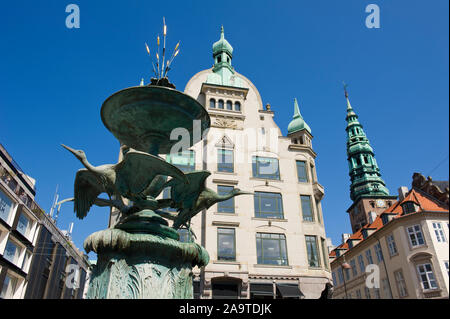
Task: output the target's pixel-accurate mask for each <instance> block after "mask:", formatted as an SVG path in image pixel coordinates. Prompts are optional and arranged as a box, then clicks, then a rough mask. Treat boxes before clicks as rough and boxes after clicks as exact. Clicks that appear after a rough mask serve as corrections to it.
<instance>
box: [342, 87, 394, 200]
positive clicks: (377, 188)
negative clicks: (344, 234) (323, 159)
mask: <svg viewBox="0 0 450 319" xmlns="http://www.w3.org/2000/svg"><path fill="white" fill-rule="evenodd" d="M345 98H346V100H347V116H346V121H347V128H346V131H347V159H348V164H349V171H350V172H349V175H350V179H351V185H350V198H351V199H352V200H353V201H356V200H358V199H360V198H362V197H383V196H386V197H388V196H389V190H388V189H387V188H386V184H385V182H384V180H383V179H382V178H381V172H380V169H379V167H378V164H377V162H376V160H375V154H374V152H373V148H372V146H370V142H369V139H368V138H367V136H366V133H365V132H364V129H363V126H362V125H361V123H360V122H359V121H358V115H356V113H355V111H354V110H353V108H352V106H351V104H350V100H349V98H348V93H347V90H345Z"/></svg>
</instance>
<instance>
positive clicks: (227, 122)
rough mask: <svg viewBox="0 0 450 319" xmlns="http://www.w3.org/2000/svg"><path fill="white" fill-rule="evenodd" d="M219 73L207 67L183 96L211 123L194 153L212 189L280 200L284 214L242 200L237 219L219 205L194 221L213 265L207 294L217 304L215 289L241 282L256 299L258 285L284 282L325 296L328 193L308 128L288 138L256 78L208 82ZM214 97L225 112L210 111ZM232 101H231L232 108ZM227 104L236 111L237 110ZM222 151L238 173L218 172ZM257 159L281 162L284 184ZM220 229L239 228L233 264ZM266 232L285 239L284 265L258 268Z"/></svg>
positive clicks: (204, 286)
mask: <svg viewBox="0 0 450 319" xmlns="http://www.w3.org/2000/svg"><path fill="white" fill-rule="evenodd" d="M212 73H213V69H208V70H204V71H201V72H199V73H197V74H195V75H194V76H193V77H192V78H191V79H190V80H189V82H188V83H187V85H186V88H185V91H184V92H185V93H186V94H188V95H190V96H192V97H194V98H195V99H197V101H199V102H200V103H201V104H202V105H203V106H204V107H205V108H206V109H207V110H208V112H209V115H210V117H211V128H210V130H209V132H208V134H207V136H206V137H205V138H204V140H203V142H201V143H198V144H196V145H194V146H193V147H192V148H191V149H192V150H193V151H194V152H195V169H196V170H209V171H210V172H211V173H212V174H211V176H210V177H209V178H208V179H207V185H206V186H207V187H209V188H211V189H212V190H215V191H217V190H218V186H232V187H236V188H239V189H241V190H244V191H249V192H264V193H272V194H274V193H275V194H279V195H281V202H282V212H283V213H282V215H283V216H282V218H260V217H256V215H255V204H254V198H253V197H254V196H253V195H241V196H237V197H235V198H234V213H229V212H228V213H219V212H218V205H217V204H216V205H214V206H212V207H211V208H209V209H208V211H206V212H203V213H200V214H198V215H197V216H195V217H194V218H193V219H192V225H191V227H192V230H193V231H194V233H195V234H196V237H197V239H196V241H197V242H198V243H200V244H202V245H203V246H204V247H205V248H206V250H207V251H208V252H209V254H210V259H211V260H210V263H209V264H208V265H207V266H206V267H205V268H204V269H202V270H200V269H195V271H194V273H195V275H196V277H197V278H199V279H200V291H199V292H200V296H201V298H212V297H213V292H212V290H213V288H214V287H213V286H214V283H217V282H220V283H226V282H235V283H236V284H237V285H238V297H239V298H250V297H251V296H252V297H253V294H252V289H251V288H252V287H251V286H252V284H253V283H256V284H261V283H267V284H270V285H273V289H274V295H275V294H276V293H275V291H276V289H277V288H276V287H277V284H293V285H298V286H299V288H300V290H301V292H302V293H303V294H304V296H305V298H319V296H320V294H321V292H322V290H323V289H324V288H325V283H327V282H329V281H330V278H331V273H330V271H329V263H328V251H327V244H326V234H325V228H324V224H323V215H322V207H321V204H320V201H321V199H322V197H323V194H324V190H323V187H322V186H321V185H320V184H319V183H318V182H317V176H316V172H315V157H316V154H315V152H314V151H313V149H312V144H311V139H312V135H311V134H309V132H307V131H306V130H302V131H300V132H295V133H293V134H291V135H289V136H288V137H285V136H283V135H282V133H281V130H280V128H279V127H278V126H277V124H276V123H275V121H274V112H272V111H271V110H270V107H266V108H264V107H263V102H262V98H261V96H260V94H259V92H258V90H257V89H256V87H255V86H254V85H253V84H252V82H251V81H250V80H249V79H247V78H246V77H245V76H243V75H241V74H239V73H237V72H235V73H234V76H235V77H238V78H239V79H240V83H241V86H240V87H232V86H223V85H217V84H209V83H206V82H207V80H208V76H209V75H211V74H212ZM211 99H213V100H214V101H216V103H217V102H219V100H222V101H223V102H222V105H224V106H223V109H222V108H219V105H218V104H216V105H215V107H214V108H211V107H210V106H214V105H211ZM228 101H230V102H231V103H228V104H227V102H228ZM235 102H239V107H238V108H235V107H234V106H235V105H236V103H235ZM227 106H231V107H230V108H231V110H229V109H227ZM289 107H291V106H289ZM300 140H301V142H300ZM300 143H303V144H300ZM219 149H227V150H231V151H232V154H233V172H219V171H218V160H217V159H218V154H217V152H218V150H219ZM254 156H262V157H269V158H272V159H276V160H278V163H279V178H277V179H267V178H258V177H254V174H253V171H252V158H253V157H254ZM296 161H302V162H303V163H305V167H306V168H307V169H306V172H307V174H308V178H307V181H306V182H299V178H298V174H297V166H296V165H297V164H296V163H297V162H296ZM300 195H308V196H310V198H311V204H312V212H313V218H312V220H313V221H305V220H304V218H303V217H302V216H303V215H302V208H301V207H302V204H301V199H300ZM219 228H225V229H233V230H234V235H235V258H234V260H231V261H230V260H226V261H223V260H219V258H218V229H219ZM261 233H269V234H280V235H282V236H284V238H285V243H286V250H287V253H286V256H287V263H286V264H285V265H273V264H272V265H269V264H264V263H258V256H257V240H256V237H257V234H261ZM305 236H315V237H314V238H316V244H317V245H316V246H317V254H318V258H319V263H318V265H316V267H310V265H309V263H308V253H307V244H306V241H305ZM310 238H312V237H310Z"/></svg>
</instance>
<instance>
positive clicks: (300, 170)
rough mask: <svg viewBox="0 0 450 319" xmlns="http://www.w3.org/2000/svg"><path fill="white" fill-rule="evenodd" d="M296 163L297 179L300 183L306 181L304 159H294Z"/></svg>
mask: <svg viewBox="0 0 450 319" xmlns="http://www.w3.org/2000/svg"><path fill="white" fill-rule="evenodd" d="M296 163H297V175H298V181H299V182H302V183H307V182H308V174H307V173H306V162H305V161H296Z"/></svg>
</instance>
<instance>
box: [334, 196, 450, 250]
mask: <svg viewBox="0 0 450 319" xmlns="http://www.w3.org/2000/svg"><path fill="white" fill-rule="evenodd" d="M408 201H412V202H415V203H416V204H417V205H418V206H419V209H418V211H417V212H414V213H410V214H404V213H403V208H402V206H401V205H402V204H404V203H406V202H408ZM448 211H449V210H448V207H446V206H445V204H444V203H441V202H439V201H438V200H436V199H434V198H432V197H431V196H429V195H428V194H426V193H424V192H422V191H420V190H417V189H414V188H413V189H412V190H410V191H409V193H408V194H407V196H406V197H405V198H404V199H403V200H402V201H396V202H395V203H394V204H393V205H392V206H391V207H389V208H388V209H386V210H385V211H384V212H383V213H382V214H381V215H383V214H384V213H393V214H395V216H394V219H398V218H402V217H404V216H409V215H412V214H417V213H420V212H443V213H448ZM381 215H379V216H377V217H376V218H375V220H374V221H373V223H371V224H367V225H364V226H363V227H362V228H360V229H359V230H358V231H356V232H355V233H354V234H352V235H351V236H350V237H349V238H348V239H347V241H348V240H349V239H359V240H361V241H364V240H367V239H368V238H370V237H371V236H372V235H370V236H368V237H367V238H366V239H364V237H363V234H362V231H363V229H375V232H377V231H378V230H380V229H381V228H383V227H384V225H383V220H382V217H381ZM347 241H346V242H345V243H343V244H341V245H339V246H337V247H336V248H335V249H333V250H332V251H331V252H330V254H329V257H337V256H336V251H335V250H337V249H346V250H348V249H349V246H348V243H347ZM358 244H359V243H358Z"/></svg>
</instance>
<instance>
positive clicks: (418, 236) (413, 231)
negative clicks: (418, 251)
mask: <svg viewBox="0 0 450 319" xmlns="http://www.w3.org/2000/svg"><path fill="white" fill-rule="evenodd" d="M407 230H408V236H409V242H410V243H411V246H412V247H417V246H421V245H424V244H425V241H424V240H423V235H422V229H421V228H420V225H414V226H411V227H408V228H407Z"/></svg>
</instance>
